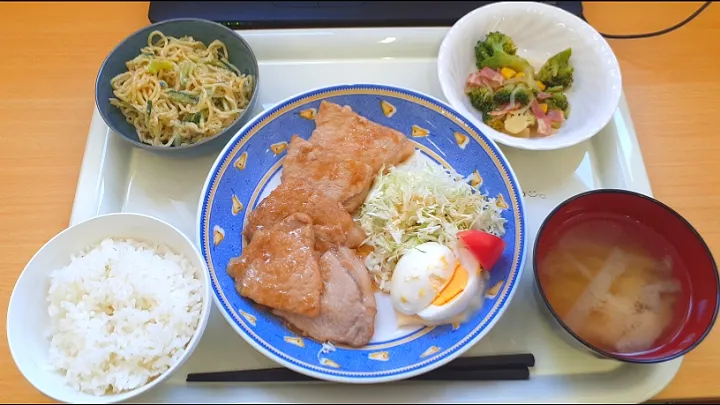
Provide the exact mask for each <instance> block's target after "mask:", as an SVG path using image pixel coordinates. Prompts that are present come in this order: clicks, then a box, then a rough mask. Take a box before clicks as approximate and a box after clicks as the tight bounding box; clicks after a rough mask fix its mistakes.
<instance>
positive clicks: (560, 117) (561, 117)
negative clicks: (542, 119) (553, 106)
mask: <svg viewBox="0 0 720 405" xmlns="http://www.w3.org/2000/svg"><path fill="white" fill-rule="evenodd" d="M547 117H548V118H549V119H550V121H551V122H565V114H564V113H563V112H562V111H561V110H550V112H548V114H547Z"/></svg>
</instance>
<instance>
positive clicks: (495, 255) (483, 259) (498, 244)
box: [457, 230, 506, 270]
mask: <svg viewBox="0 0 720 405" xmlns="http://www.w3.org/2000/svg"><path fill="white" fill-rule="evenodd" d="M457 236H458V239H460V240H461V241H462V243H463V244H465V247H467V248H468V250H469V251H470V253H472V254H473V256H475V258H476V259H477V261H478V262H480V266H482V268H483V269H485V270H490V269H491V268H492V267H493V266H494V265H495V263H497V261H498V260H499V259H500V256H502V252H503V250H505V245H506V243H505V241H504V240H502V239H501V238H499V237H497V236H495V235H492V234H489V233H487V232H482V231H476V230H469V231H460V232H458V234H457Z"/></svg>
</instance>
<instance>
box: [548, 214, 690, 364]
mask: <svg viewBox="0 0 720 405" xmlns="http://www.w3.org/2000/svg"><path fill="white" fill-rule="evenodd" d="M547 237H548V239H547V243H549V245H548V246H550V248H549V249H548V250H547V254H545V255H544V257H539V258H538V266H539V268H538V275H539V280H540V283H541V285H542V288H543V291H544V294H545V296H546V298H547V300H548V301H549V303H550V305H551V306H552V308H553V310H554V311H555V312H556V313H557V315H558V316H559V317H560V319H561V320H562V321H563V322H564V323H565V324H566V325H567V326H568V327H569V328H570V329H571V330H572V331H573V332H574V333H575V334H576V335H578V336H579V337H580V338H581V339H583V340H585V341H587V342H588V343H590V344H591V345H593V346H595V347H597V348H598V349H601V350H604V351H606V352H609V353H615V354H635V353H644V352H648V351H652V350H655V349H658V348H660V347H662V346H663V345H664V344H665V343H667V342H668V341H669V340H670V339H672V338H673V336H674V335H675V334H676V333H678V331H679V329H680V326H681V325H682V322H683V319H684V318H685V316H686V313H687V311H688V308H687V302H689V300H688V299H685V297H684V295H686V296H687V295H689V294H690V287H689V278H688V277H687V272H686V269H685V268H683V265H682V261H680V260H679V258H678V256H677V253H676V252H675V251H674V249H673V247H672V246H671V245H670V244H669V242H668V241H666V240H665V239H664V238H663V237H662V236H660V235H659V234H657V233H655V232H654V231H653V230H652V229H650V228H648V227H646V226H644V225H641V224H639V223H637V222H634V221H632V220H630V219H628V218H626V217H623V216H615V215H607V214H603V215H601V216H600V215H583V216H580V217H577V218H574V219H572V220H570V221H569V222H568V223H566V224H564V225H563V227H562V230H559V231H555V232H554V234H548V235H547Z"/></svg>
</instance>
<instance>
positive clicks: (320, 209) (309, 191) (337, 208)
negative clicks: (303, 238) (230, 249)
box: [243, 179, 365, 252]
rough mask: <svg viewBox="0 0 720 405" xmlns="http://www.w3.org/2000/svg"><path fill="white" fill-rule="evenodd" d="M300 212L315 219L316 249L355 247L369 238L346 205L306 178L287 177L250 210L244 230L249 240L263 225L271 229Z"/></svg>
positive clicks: (263, 227)
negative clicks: (304, 179) (366, 237)
mask: <svg viewBox="0 0 720 405" xmlns="http://www.w3.org/2000/svg"><path fill="white" fill-rule="evenodd" d="M296 212H300V213H304V214H307V215H308V216H309V217H310V218H311V219H312V222H313V230H314V231H315V249H316V250H318V251H319V252H324V251H325V250H327V248H328V246H331V245H337V244H345V245H347V246H349V247H351V248H355V247H357V246H359V245H360V244H361V243H362V242H363V240H365V232H363V230H362V229H361V228H360V227H359V226H357V225H356V224H355V222H354V221H353V219H352V217H351V216H350V214H348V212H347V211H346V210H345V209H344V208H343V206H342V205H341V204H340V203H339V202H338V201H337V200H336V199H333V198H330V197H328V196H326V195H325V194H324V193H323V192H322V189H320V188H318V187H317V186H313V185H312V184H310V183H308V182H306V181H302V180H293V179H291V180H289V181H283V182H282V183H280V185H279V186H278V187H277V188H276V189H275V190H273V191H272V192H271V193H270V195H268V196H267V197H266V198H265V199H263V200H262V201H261V202H260V204H259V205H258V206H257V208H255V210H253V211H252V212H251V213H250V216H249V219H248V223H247V225H246V226H245V229H244V230H243V233H244V234H245V236H246V237H247V238H248V240H250V241H251V240H252V239H253V235H254V234H255V232H257V231H258V230H260V229H268V228H270V227H272V226H273V225H274V224H276V223H278V222H280V221H282V220H283V218H286V217H287V216H288V215H291V214H294V213H296Z"/></svg>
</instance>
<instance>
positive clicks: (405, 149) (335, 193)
mask: <svg viewBox="0 0 720 405" xmlns="http://www.w3.org/2000/svg"><path fill="white" fill-rule="evenodd" d="M414 151H415V148H414V146H413V144H412V142H410V140H408V138H407V137H406V136H405V135H403V134H402V133H401V132H400V131H397V130H395V129H392V128H389V127H386V126H384V125H380V124H377V123H375V122H372V121H370V120H368V119H367V118H365V117H362V116H360V115H358V114H357V113H356V112H354V111H353V110H352V109H351V108H350V107H348V106H345V107H342V106H340V105H338V104H334V103H329V102H327V101H323V102H321V103H320V108H319V110H318V113H317V115H316V117H315V130H314V131H313V133H312V135H311V136H310V139H309V140H307V141H305V140H303V139H301V138H299V137H293V139H292V140H291V142H290V145H289V147H288V152H287V156H286V157H285V160H284V161H283V181H285V180H288V179H291V178H306V179H310V180H312V181H313V182H315V183H317V184H318V187H322V188H323V189H324V190H326V193H327V194H328V195H330V196H332V197H333V198H337V199H338V200H339V201H341V202H342V203H343V206H345V208H346V209H347V210H348V211H349V212H353V211H355V209H357V208H358V207H359V206H360V205H361V204H362V202H363V201H364V200H365V197H366V196H367V193H368V191H369V189H370V186H371V185H372V181H373V178H374V176H375V175H376V174H377V173H378V171H379V170H380V168H382V167H383V166H385V167H390V166H393V165H396V164H398V163H402V162H403V161H405V160H406V159H407V158H409V157H410V156H412V154H413V153H414Z"/></svg>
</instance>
